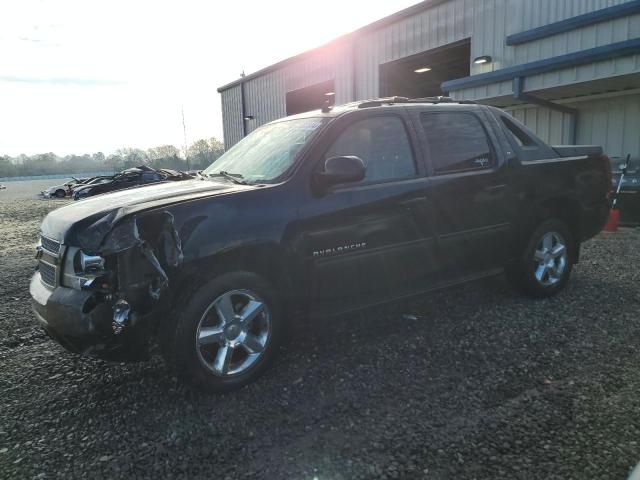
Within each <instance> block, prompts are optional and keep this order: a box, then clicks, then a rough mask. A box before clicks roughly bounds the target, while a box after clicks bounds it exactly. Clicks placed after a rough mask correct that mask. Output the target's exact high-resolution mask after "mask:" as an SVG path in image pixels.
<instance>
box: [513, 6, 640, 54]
mask: <svg viewBox="0 0 640 480" xmlns="http://www.w3.org/2000/svg"><path fill="white" fill-rule="evenodd" d="M634 13H640V0H632V1H630V2H627V3H622V4H620V5H615V6H613V7H607V8H602V9H600V10H595V11H593V12H589V13H585V14H583V15H578V16H575V17H571V18H567V19H565V20H560V21H559V22H554V23H549V24H548V25H543V26H541V27H537V28H533V29H531V30H526V31H524V32H520V33H514V34H512V35H509V36H508V37H507V45H520V44H522V43H527V42H531V41H533V40H539V39H541V38H545V37H550V36H551V35H556V34H557V33H562V32H568V31H570V30H574V29H576V28H580V27H586V26H587V25H593V24H595V23H600V22H605V21H607V20H613V19H614V18H620V17H625V16H627V15H632V14H634Z"/></svg>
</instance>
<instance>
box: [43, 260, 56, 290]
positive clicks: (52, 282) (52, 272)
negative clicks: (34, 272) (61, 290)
mask: <svg viewBox="0 0 640 480" xmlns="http://www.w3.org/2000/svg"><path fill="white" fill-rule="evenodd" d="M38 270H40V278H41V279H42V283H44V284H45V285H48V286H50V287H55V286H56V285H57V283H58V269H57V268H56V266H55V265H51V264H49V263H47V262H43V261H42V260H40V263H39V264H38Z"/></svg>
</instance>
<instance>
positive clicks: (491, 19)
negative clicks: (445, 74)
mask: <svg viewBox="0 0 640 480" xmlns="http://www.w3.org/2000/svg"><path fill="white" fill-rule="evenodd" d="M626 1H628V0H450V1H448V2H445V3H441V4H439V5H436V6H434V7H432V8H429V9H427V10H424V11H422V12H420V13H418V14H416V15H413V16H411V17H409V18H406V19H402V20H399V21H397V22H395V23H392V24H389V25H386V26H383V27H381V28H379V29H377V30H374V31H370V32H367V33H363V34H361V35H359V36H357V37H351V39H347V40H345V41H342V42H340V41H338V42H335V43H334V44H333V45H332V46H330V47H328V48H324V49H321V50H319V51H318V52H317V53H316V54H313V55H308V56H306V57H304V58H303V59H302V60H300V61H297V62H295V63H290V64H288V65H285V66H284V67H283V68H281V69H278V70H276V71H273V72H269V73H266V74H265V75H262V76H260V77H258V78H255V79H251V80H249V81H247V82H246V83H245V95H246V96H245V105H246V113H247V115H253V116H254V117H255V120H251V121H249V122H247V131H251V130H253V129H254V128H256V127H257V126H259V125H262V124H264V123H266V122H269V121H271V120H274V119H276V118H279V117H282V116H284V115H285V113H286V112H285V110H286V105H285V104H286V92H288V91H291V90H295V89H298V88H302V87H306V86H309V85H313V84H315V83H319V82H322V81H325V80H329V79H334V80H335V90H336V103H338V104H340V103H345V102H348V101H352V100H355V99H365V98H373V97H376V96H378V95H379V70H380V65H381V64H383V63H386V62H389V61H393V60H397V59H399V58H402V57H406V56H409V55H413V54H416V53H420V52H423V51H426V50H430V49H433V48H436V47H440V46H443V45H446V44H449V43H453V42H456V41H459V40H463V39H465V38H471V59H472V58H475V57H477V56H481V55H491V57H492V59H493V62H492V63H491V64H489V65H481V66H478V65H474V64H471V72H472V74H477V73H483V72H486V71H491V70H497V69H500V68H504V67H508V66H512V65H517V64H522V63H527V62H532V61H536V60H540V59H543V58H548V57H553V56H557V55H562V54H565V53H570V52H575V51H579V50H583V49H587V48H593V47H596V46H599V45H606V44H609V43H612V42H617V41H622V40H625V39H629V38H636V37H640V15H632V16H628V17H626V18H620V19H616V20H613V21H608V22H603V23H600V24H596V25H591V26H588V27H583V28H580V29H576V30H573V31H570V32H567V33H561V34H558V35H554V36H553V37H549V38H544V39H540V40H536V41H533V42H529V43H526V44H523V45H517V46H507V45H506V43H505V37H506V36H507V35H510V34H512V33H517V32H521V31H524V30H528V29H531V28H535V27H538V26H541V25H545V24H548V23H551V22H554V21H558V20H562V19H566V18H570V17H574V16H576V15H580V14H583V13H587V12H591V11H594V10H599V9H602V8H605V7H609V6H613V5H617V4H620V3H625V2H626ZM353 59H355V76H356V78H355V82H354V78H353V74H354V69H353V66H352V65H353ZM471 59H469V61H470V63H471ZM638 72H640V55H635V56H629V57H624V58H619V59H615V60H611V61H605V62H597V63H594V64H592V65H586V66H581V67H577V68H570V69H564V70H560V71H557V72H552V73H545V74H541V75H536V76H531V77H528V78H527V79H526V82H525V90H526V91H533V90H537V89H541V88H549V87H552V86H560V85H564V84H571V83H576V82H586V81H589V80H593V79H598V78H608V77H611V76H616V75H621V74H628V73H638ZM354 83H355V92H354ZM231 90H232V91H231V92H229V93H228V92H226V91H225V92H223V96H222V103H223V116H224V128H225V143H226V144H227V145H231V144H233V143H235V142H237V141H238V140H239V138H240V137H241V127H242V125H241V121H242V119H241V118H240V119H239V118H238V115H239V114H238V113H237V112H238V111H239V107H238V105H239V103H238V102H239V99H238V97H237V94H238V92H239V88H238V87H233V88H232V89H231ZM453 96H454V97H455V98H470V99H496V98H498V97H502V98H510V97H511V96H512V84H511V81H504V82H499V83H495V84H492V85H487V86H482V87H477V88H470V89H466V90H462V91H458V92H454V94H453ZM581 108H582V107H581ZM607 108H608V110H607V111H609V110H610V108H609V107H607ZM512 110H513V113H514V115H516V116H518V118H521V116H522V118H521V119H524V120H525V121H526V123H527V124H528V125H529V126H531V127H532V128H533V129H534V130H535V131H536V132H538V133H539V134H540V135H541V136H542V137H543V138H545V139H546V140H548V141H550V142H552V143H566V142H567V141H568V138H567V135H568V134H567V132H568V119H567V116H566V115H563V114H560V113H558V112H552V111H549V110H547V109H544V108H538V107H534V108H520V109H512ZM589 115H591V114H590V113H586V114H585V118H590V117H589ZM612 115H613V113H612ZM585 121H586V120H585ZM586 125H588V123H583V122H582V121H581V122H580V123H579V124H578V140H579V141H581V142H584V141H587V143H592V141H591V140H589V137H588V136H587V137H585V135H586V134H585V133H583V128H585V129H587V130H588V127H587V126H586ZM636 125H637V123H636ZM593 131H595V130H593ZM612 135H613V134H612ZM605 140H606V142H605V143H606V144H607V145H611V146H612V147H613V145H614V144H615V143H616V140H615V139H614V137H613V136H612V137H611V139H610V140H609V139H605ZM593 142H595V140H593Z"/></svg>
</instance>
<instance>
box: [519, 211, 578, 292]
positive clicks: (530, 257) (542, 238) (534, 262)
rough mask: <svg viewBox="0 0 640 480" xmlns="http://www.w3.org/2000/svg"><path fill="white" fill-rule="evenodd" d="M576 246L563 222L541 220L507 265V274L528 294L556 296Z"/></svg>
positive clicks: (565, 277) (565, 281)
mask: <svg viewBox="0 0 640 480" xmlns="http://www.w3.org/2000/svg"><path fill="white" fill-rule="evenodd" d="M563 248H564V249H563ZM576 248H577V245H576V243H575V240H574V238H573V234H572V233H571V229H570V228H569V227H568V226H567V224H566V223H565V222H563V221H561V220H558V219H550V220H545V221H544V222H542V223H541V224H540V225H538V227H536V228H535V230H534V231H533V232H532V234H531V235H530V236H529V239H528V241H527V242H526V244H525V246H524V249H523V250H522V253H521V254H520V256H519V258H517V259H516V261H515V263H514V264H513V265H511V266H510V267H509V268H507V277H508V278H509V280H510V281H511V283H512V284H513V285H514V286H515V287H516V288H517V289H518V290H520V291H521V292H523V293H525V294H526V295H529V296H531V297H534V298H547V297H551V296H553V295H556V294H557V293H559V292H560V291H561V290H562V289H564V287H565V286H566V284H567V282H568V281H569V277H570V276H571V270H572V268H573V263H574V259H575V258H576Z"/></svg>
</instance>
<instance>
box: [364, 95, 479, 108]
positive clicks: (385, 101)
mask: <svg viewBox="0 0 640 480" xmlns="http://www.w3.org/2000/svg"><path fill="white" fill-rule="evenodd" d="M396 103H433V104H438V103H459V104H461V105H476V104H477V103H478V102H474V101H473V100H454V99H453V98H451V97H423V98H407V97H385V98H375V99H373V100H365V101H363V102H361V103H359V104H358V108H370V107H380V106H382V105H393V104H396Z"/></svg>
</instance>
